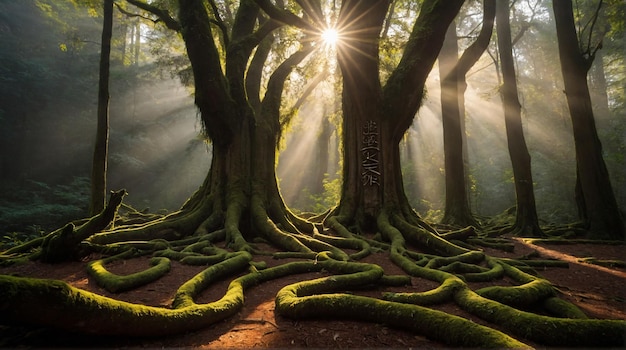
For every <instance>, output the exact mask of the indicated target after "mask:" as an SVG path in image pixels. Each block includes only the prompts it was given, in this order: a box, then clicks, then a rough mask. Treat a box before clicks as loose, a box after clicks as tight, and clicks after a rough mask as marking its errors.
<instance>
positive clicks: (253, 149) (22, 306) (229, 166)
mask: <svg viewBox="0 0 626 350" xmlns="http://www.w3.org/2000/svg"><path fill="white" fill-rule="evenodd" d="M128 1H129V2H131V3H133V4H134V5H135V6H138V7H140V8H142V9H144V10H145V11H148V12H150V13H152V14H153V15H154V16H156V19H155V21H156V20H158V21H161V22H163V23H165V24H166V25H167V27H168V28H170V29H172V30H175V31H178V32H180V34H181V36H182V38H183V39H184V41H185V45H186V48H187V54H188V56H189V60H190V62H191V65H192V70H193V81H194V86H195V102H196V104H197V106H198V109H199V111H200V118H201V121H202V123H203V127H204V131H205V133H206V134H207V135H208V137H209V138H210V140H211V142H212V144H213V160H212V164H211V168H210V170H209V173H208V174H207V177H206V179H205V180H204V183H203V184H202V186H201V187H200V188H199V190H198V191H197V192H196V193H195V194H194V195H193V196H192V197H191V198H190V199H189V200H188V201H187V202H186V203H185V204H184V205H183V206H182V208H181V209H180V210H179V211H177V212H174V213H172V214H169V215H167V216H164V217H154V216H152V215H147V214H143V213H137V212H131V214H132V215H129V216H132V218H128V219H127V218H123V219H119V220H116V219H115V217H116V214H117V212H118V209H119V207H120V205H121V201H122V199H123V197H124V196H125V195H126V193H125V191H123V190H121V191H118V192H114V193H113V194H112V196H111V198H110V200H109V203H108V205H107V206H106V207H105V208H104V210H103V211H102V212H100V213H99V214H98V215H96V216H93V217H92V218H89V219H88V220H87V221H76V222H72V223H69V224H67V225H66V226H65V227H63V228H61V229H59V230H57V231H55V232H52V233H50V234H48V235H47V236H45V237H42V238H40V239H37V240H34V241H32V242H28V243H26V244H24V245H22V246H20V247H15V248H11V249H9V250H7V251H4V252H3V253H2V259H3V260H2V261H10V260H14V259H15V256H16V255H18V254H20V253H24V252H27V253H29V255H28V256H21V258H22V259H23V258H38V257H39V258H45V259H46V260H48V261H51V262H53V261H60V260H63V259H68V258H78V257H84V256H85V252H99V253H102V254H105V255H109V256H108V257H106V258H104V259H99V260H93V261H91V262H89V263H88V265H87V268H88V271H89V273H90V274H91V275H92V276H93V278H94V279H95V280H96V281H97V283H98V284H99V285H101V286H103V287H104V288H106V289H107V290H109V291H112V292H116V291H119V290H124V289H128V288H134V287H136V286H139V285H143V284H146V283H149V282H151V281H154V280H155V279H157V278H159V277H160V276H162V275H163V274H165V273H167V271H168V270H169V266H170V259H176V260H180V261H181V263H188V264H197V265H208V267H207V268H206V269H204V270H203V271H201V272H199V273H198V274H197V275H196V276H194V277H193V278H191V279H190V280H188V281H187V282H186V283H185V284H183V285H182V286H181V287H180V288H179V289H178V290H177V292H176V295H175V297H174V300H173V302H172V305H171V308H162V307H150V306H145V305H135V304H129V303H124V302H121V301H119V300H114V299H110V298H105V297H102V296H99V295H96V294H93V293H85V292H84V291H81V290H79V289H76V288H73V287H70V286H68V285H67V284H65V283H62V282H59V281H45V280H35V279H28V278H20V277H14V276H5V275H2V276H0V313H2V315H3V318H2V321H3V322H4V321H5V320H7V322H9V321H11V322H30V323H36V324H42V325H50V326H55V327H58V328H62V329H69V330H72V331H75V332H91V333H95V334H108V335H111V334H113V335H131V336H164V335H168V334H180V333H183V332H187V331H190V330H193V329H198V328H201V327H206V326H208V325H211V324H214V323H216V322H218V321H220V320H223V319H224V318H226V317H230V316H233V315H235V314H237V312H238V311H239V310H240V309H241V307H242V305H243V302H244V294H245V292H246V290H248V289H249V288H251V287H253V286H255V285H257V284H260V283H263V282H267V281H271V280H273V279H276V278H279V277H284V276H288V275H292V274H296V273H305V272H322V271H324V273H328V274H330V276H325V277H322V278H318V279H315V280H310V281H301V282H297V283H294V284H292V285H289V286H287V287H285V288H283V289H281V291H279V292H278V293H277V295H276V298H275V302H276V312H278V313H280V314H281V315H283V316H285V317H290V318H296V319H300V318H307V317H322V316H324V317H342V318H352V319H357V320H360V321H370V322H385V323H386V324H389V325H392V326H394V327H402V328H406V329H409V330H410V331H413V332H417V333H420V334H426V335H427V336H429V337H431V338H432V339H435V340H438V341H442V342H445V343H446V344H448V345H458V346H474V347H478V346H481V347H482V346H494V347H496V346H497V347H527V345H526V344H524V343H523V342H522V341H520V340H517V339H516V338H522V339H528V340H530V341H532V342H537V343H541V344H556V345H560V346H567V345H573V344H575V345H585V344H593V345H598V344H599V343H601V344H609V345H615V344H619V342H623V334H624V330H626V322H624V321H616V320H587V319H583V318H584V317H585V316H584V315H583V314H582V312H580V310H578V309H577V308H575V307H574V306H573V305H571V304H569V303H567V302H565V301H564V300H561V299H558V298H557V297H556V292H555V290H554V288H553V287H552V286H551V285H550V284H549V283H548V282H547V281H545V280H543V279H539V278H537V277H535V276H533V275H531V274H528V273H525V272H523V271H522V270H520V269H518V268H517V267H515V263H517V262H516V261H513V262H512V261H511V260H507V259H496V258H492V257H490V256H488V255H486V254H485V253H484V252H482V251H479V250H478V249H476V250H474V249H473V248H470V247H467V248H466V247H461V246H459V245H455V244H452V243H450V242H449V240H451V239H463V238H466V236H467V235H468V234H471V233H473V232H472V230H462V231H457V232H451V233H447V234H444V235H439V234H438V232H436V231H435V230H434V229H433V228H432V227H430V226H429V225H428V224H426V223H425V222H423V221H422V220H421V219H420V218H419V217H418V216H417V215H416V214H415V213H414V212H412V210H411V208H410V207H409V206H408V203H407V202H408V201H407V198H406V196H405V195H404V193H403V189H402V178H401V173H400V164H399V149H398V148H399V142H400V140H401V138H402V136H403V135H404V133H405V131H406V130H407V128H408V127H409V125H410V124H411V121H412V119H413V117H414V115H415V112H416V110H417V109H418V107H419V105H420V103H421V102H422V98H423V87H424V81H425V79H426V76H427V75H428V72H429V71H430V69H431V67H432V65H433V62H434V61H435V59H436V58H437V56H438V51H439V49H440V47H441V45H442V42H443V40H444V34H445V32H446V29H447V28H448V27H449V25H450V23H451V22H452V20H453V19H454V17H455V16H456V13H457V12H458V10H459V8H460V7H461V5H462V1H456V0H455V1H434V0H433V1H430V0H427V1H425V2H423V3H422V4H421V5H422V6H421V9H420V14H419V16H418V17H417V19H416V22H415V25H414V27H413V29H412V31H411V36H410V39H409V41H408V43H407V46H406V48H405V50H404V52H403V57H402V59H401V60H400V63H399V64H398V67H397V68H396V69H395V70H394V71H393V72H392V73H391V75H390V76H389V78H388V79H387V81H386V83H385V84H384V86H383V84H382V83H381V81H380V78H379V76H378V73H379V67H378V65H379V61H378V41H379V38H378V35H379V33H380V30H381V27H382V25H383V20H384V18H385V13H386V11H387V8H388V7H389V6H390V3H389V2H388V1H385V0H367V1H357V0H346V1H344V2H343V3H342V7H341V10H340V15H339V24H340V28H341V29H342V33H343V36H344V40H345V42H344V43H343V44H341V45H342V47H339V48H338V60H339V65H340V69H341V71H342V73H343V85H344V89H343V91H342V98H343V111H344V113H343V114H344V120H343V128H342V130H343V131H342V132H343V133H344V137H343V138H344V157H345V159H344V161H345V162H346V167H345V169H344V187H343V189H342V199H341V202H340V203H339V206H338V207H337V209H335V211H334V212H333V213H331V214H330V216H329V217H327V218H326V222H325V223H328V224H330V225H332V227H333V228H334V229H335V230H336V232H337V233H338V234H339V235H332V236H331V235H327V234H324V233H320V232H319V231H320V230H319V229H326V228H327V226H324V224H325V223H324V222H321V221H320V222H318V223H317V224H316V225H313V224H312V223H310V222H308V221H305V220H303V219H301V218H297V217H295V216H294V215H293V214H291V212H290V211H289V210H288V209H287V208H286V207H285V205H284V203H283V202H282V199H281V198H280V194H279V192H278V187H277V184H276V179H275V174H274V161H275V152H276V145H277V141H278V137H279V134H280V131H281V127H280V126H281V121H282V120H281V114H280V105H281V95H282V92H283V89H284V86H285V81H286V79H287V77H288V76H289V74H290V72H291V71H292V69H293V67H294V66H295V65H297V64H300V63H301V62H302V61H303V60H304V59H305V58H306V57H307V55H309V54H311V53H313V52H314V50H315V45H313V44H311V43H310V42H308V43H307V40H310V39H313V38H314V37H315V36H314V35H315V34H319V32H320V28H322V23H323V22H321V20H322V19H323V16H322V13H323V11H322V10H321V8H320V6H319V5H320V3H318V2H307V1H297V3H298V4H299V5H300V6H299V7H297V6H295V4H290V5H292V6H293V8H296V9H301V12H300V13H301V16H297V15H296V14H294V13H293V12H291V11H288V10H286V9H285V7H283V6H282V5H284V4H283V3H282V2H280V1H277V2H276V3H273V2H270V1H269V0H256V1H254V2H253V1H251V0H242V1H241V2H240V3H239V4H238V6H235V7H232V8H229V10H232V13H233V16H230V13H231V12H229V11H225V10H224V9H223V7H221V6H222V5H226V4H225V3H217V2H209V3H205V2H203V1H200V0H179V2H178V16H176V17H173V16H171V15H170V13H169V10H168V9H167V7H157V4H155V3H146V2H142V1H139V0H128ZM164 4H165V2H163V3H161V2H159V3H158V5H164ZM218 4H219V5H220V6H217V5H218ZM205 5H209V6H208V7H207V6H205ZM261 9H262V10H263V12H265V14H267V15H268V16H270V17H271V18H267V17H266V16H265V15H264V14H263V12H262V11H261ZM279 21H280V22H279ZM283 24H291V25H293V26H296V27H300V28H303V29H304V35H303V36H298V35H296V34H291V35H290V38H291V39H294V41H293V42H298V43H299V45H297V46H296V45H294V46H292V47H290V48H291V49H292V51H291V52H289V54H286V53H285V52H284V51H281V50H280V49H279V48H278V47H279V46H281V44H285V43H286V41H281V40H280V39H281V37H280V35H278V34H277V32H278V31H277V29H279V28H281V27H282V26H283ZM214 26H215V27H214ZM214 28H218V29H219V33H217V32H214ZM271 33H273V34H276V35H275V36H274V35H271ZM283 39H284V38H283ZM287 39H289V38H287ZM274 40H275V41H274ZM313 40H314V39H313ZM300 41H303V42H302V43H301V44H300ZM270 43H271V44H272V48H274V49H276V51H272V52H271V53H273V54H274V56H273V57H283V56H282V55H281V54H285V57H286V58H284V59H281V60H278V61H273V60H271V59H270V57H271V56H272V55H270V50H266V49H264V48H263V46H264V45H266V44H270ZM255 49H256V50H255ZM350 62H351V64H349V63H350ZM257 65H267V66H268V67H270V68H273V69H268V71H270V74H268V75H267V76H263V75H258V74H251V72H255V71H256V72H258V70H259V69H260V66H257ZM224 69H225V71H224ZM372 74H373V75H372ZM262 82H264V84H263V87H264V89H262V88H261V85H262V84H261V83H262ZM263 90H265V93H264V94H263V97H262V98H261V96H260V94H261V91H263ZM359 91H362V92H359ZM348 156H354V158H352V159H351V158H349V157H348ZM346 182H347V183H348V184H347V185H346ZM341 216H344V217H343V218H342V217H341ZM316 219H318V218H316ZM111 223H113V224H114V225H115V227H114V228H112V229H108V230H104V228H105V227H107V226H109V225H110V224H111ZM348 224H351V225H353V226H355V227H357V228H358V229H360V231H359V232H356V233H358V234H353V233H351V232H349V231H348V230H347V227H346V225H348ZM118 225H121V226H119V227H118ZM373 228H376V229H379V230H380V231H381V233H382V234H383V235H384V237H374V238H370V236H368V234H369V233H370V232H368V231H367V230H371V229H373ZM405 237H406V238H407V239H411V240H413V241H414V242H416V243H417V244H418V245H419V246H420V249H422V248H423V249H424V250H428V251H429V253H427V254H426V253H418V252H417V251H414V250H411V249H410V248H408V247H407V246H406V245H405ZM252 238H261V239H263V240H264V241H265V243H270V245H271V246H272V247H274V248H279V249H280V250H283V251H280V252H277V253H272V252H267V251H265V250H261V249H259V248H258V247H259V246H260V245H257V244H255V243H252V242H251V239H252ZM35 246H41V248H42V249H41V250H39V251H36V252H34V253H32V254H30V251H29V249H30V248H32V247H35ZM372 246H375V247H377V248H379V249H384V250H386V251H388V252H389V258H390V259H391V260H392V261H393V262H394V263H396V264H397V265H398V266H399V267H400V268H402V270H403V271H404V272H405V273H406V274H407V275H409V276H414V277H419V278H424V279H428V280H430V281H433V282H436V283H438V284H440V286H439V287H437V288H436V290H433V291H429V292H427V293H409V294H410V295H406V294H405V293H389V294H387V295H385V296H383V298H373V297H368V296H363V295H355V294H351V293H339V292H338V291H342V290H346V291H351V290H353V289H359V288H367V287H370V286H373V285H374V286H375V285H382V284H385V285H390V286H394V285H399V284H408V283H410V280H411V278H410V277H409V276H406V275H402V276H385V271H383V269H382V268H381V267H380V266H378V265H376V264H369V263H363V262H356V261H355V260H359V259H361V258H363V257H364V256H366V255H368V254H370V253H371V252H372V249H371V248H372ZM354 251H356V252H354ZM431 252H434V253H435V254H438V255H433V254H430V253H431ZM143 254H153V255H154V259H153V260H152V263H153V265H154V266H152V267H150V268H148V269H147V270H145V271H141V272H138V273H136V274H133V275H130V276H116V275H114V274H112V273H110V272H109V271H108V270H107V268H106V264H108V263H110V262H112V261H114V260H116V259H127V258H131V257H134V256H137V255H143ZM252 254H255V256H254V259H255V260H254V261H253V256H252ZM270 255H271V257H272V258H284V257H290V258H295V259H296V260H295V261H292V262H287V263H282V264H278V265H277V266H274V267H268V266H267V260H262V261H257V260H256V259H259V260H261V259H269V256H270ZM439 255H443V256H439ZM479 264H482V265H485V266H487V267H484V266H479ZM542 264H545V262H541V263H540V265H542ZM246 268H248V269H249V271H248V272H247V273H245V274H243V275H241V276H240V277H238V278H236V279H234V280H232V282H231V283H230V285H229V287H228V290H227V292H226V293H225V294H224V296H223V297H222V298H221V299H220V300H218V301H215V302H212V303H207V304H199V303H197V302H196V301H195V300H194V298H195V297H196V296H197V295H198V294H199V293H200V292H201V291H202V290H203V289H205V288H207V287H208V286H209V285H210V284H211V283H212V282H214V281H216V280H218V279H221V278H224V277H225V276H228V275H233V274H236V273H237V274H238V273H240V272H241V271H243V270H245V269H246ZM467 271H471V272H467ZM459 274H460V275H461V276H462V277H459V276H458V275H459ZM504 276H507V277H508V278H510V279H512V280H515V281H516V282H518V283H519V284H520V285H519V286H515V287H499V286H496V287H494V288H482V289H480V290H477V291H474V290H473V289H472V288H470V285H469V284H468V283H467V281H484V280H490V279H492V278H500V277H504ZM507 281H508V279H507ZM443 302H453V303H455V304H457V305H459V306H460V307H461V308H462V309H463V310H465V311H467V312H469V313H472V314H473V315H476V316H478V317H480V318H481V319H484V320H486V321H488V322H490V323H494V324H498V326H499V327H501V328H503V329H506V331H507V333H511V334H513V335H514V336H511V335H509V334H505V333H503V332H501V331H498V330H496V329H493V328H491V327H487V326H483V325H481V324H479V323H474V322H472V321H470V320H468V319H465V318H463V317H457V316H452V315H449V314H446V313H444V312H440V311H436V310H433V309H430V308H428V307H423V306H420V305H429V304H432V303H443ZM416 304H417V305H416ZM509 304H511V305H509ZM543 304H547V305H550V306H551V307H546V309H551V311H552V312H553V313H554V315H555V316H556V317H553V316H544V315H538V314H533V313H530V312H526V311H522V309H530V308H532V307H535V306H540V305H543ZM555 306H556V307H555ZM42 309H45V310H46V312H43V313H42V312H41V310H42ZM86 313H90V314H92V315H93V317H89V318H85V317H84V315H85V314H86ZM60 318H62V319H63V321H64V322H59V319H60ZM574 318H581V319H574ZM546 324H549V325H550V327H546ZM599 335H602V336H601V337H599Z"/></svg>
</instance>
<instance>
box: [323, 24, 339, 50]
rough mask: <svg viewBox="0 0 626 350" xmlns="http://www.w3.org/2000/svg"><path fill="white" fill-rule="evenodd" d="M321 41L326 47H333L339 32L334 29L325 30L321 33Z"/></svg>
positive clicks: (337, 39)
mask: <svg viewBox="0 0 626 350" xmlns="http://www.w3.org/2000/svg"><path fill="white" fill-rule="evenodd" d="M321 37H322V40H323V41H324V44H326V45H328V46H335V45H336V44H337V42H338V41H339V32H338V31H337V29H335V28H327V29H324V31H322V35H321Z"/></svg>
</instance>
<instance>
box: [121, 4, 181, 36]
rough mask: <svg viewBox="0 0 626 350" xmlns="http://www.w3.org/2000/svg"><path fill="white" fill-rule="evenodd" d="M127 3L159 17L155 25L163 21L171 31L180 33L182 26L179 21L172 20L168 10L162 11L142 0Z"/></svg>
mask: <svg viewBox="0 0 626 350" xmlns="http://www.w3.org/2000/svg"><path fill="white" fill-rule="evenodd" d="M126 1H127V2H129V3H130V4H132V5H134V6H136V7H139V8H140V9H142V10H144V11H147V12H150V13H152V14H153V15H155V16H157V17H158V18H159V19H158V20H156V21H154V20H153V22H155V23H157V22H159V21H161V22H163V23H164V24H165V26H166V27H168V28H169V29H171V30H175V31H180V29H181V26H180V23H178V21H176V20H175V19H174V18H172V16H170V14H169V12H168V11H167V10H163V9H160V8H158V7H156V6H153V5H150V4H147V3H145V2H143V1H140V0H126Z"/></svg>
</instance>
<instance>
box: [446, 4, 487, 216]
mask: <svg viewBox="0 0 626 350" xmlns="http://www.w3.org/2000/svg"><path fill="white" fill-rule="evenodd" d="M483 3H484V5H483V26H482V28H481V31H480V33H479V35H478V38H477V39H476V41H475V42H473V43H472V45H470V46H469V47H468V48H467V49H466V50H465V51H464V52H463V55H462V56H461V58H460V59H459V60H457V52H458V45H457V44H456V43H457V38H456V26H455V25H454V24H453V25H451V26H450V28H449V29H448V32H447V33H446V40H445V41H444V45H443V47H442V49H441V52H440V55H439V76H440V82H441V113H442V123H443V133H444V137H443V140H444V141H443V142H444V143H443V145H444V153H445V181H446V206H445V212H444V217H443V219H442V223H445V224H452V225H458V226H478V222H477V221H476V220H475V219H474V217H473V216H472V212H471V209H470V205H469V198H468V197H469V191H468V185H467V166H466V159H465V156H466V153H467V152H466V149H465V138H464V133H465V130H464V124H465V123H464V119H465V99H464V97H463V95H464V93H465V90H466V89H467V83H466V79H465V76H466V74H467V72H468V71H469V70H470V68H471V67H472V66H473V65H474V64H475V63H476V61H478V59H479V58H480V56H481V55H482V53H483V52H484V51H485V50H486V49H487V46H488V45H489V42H490V41H491V34H492V32H493V24H494V17H495V7H496V2H495V0H485V1H484V2H483Z"/></svg>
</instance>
